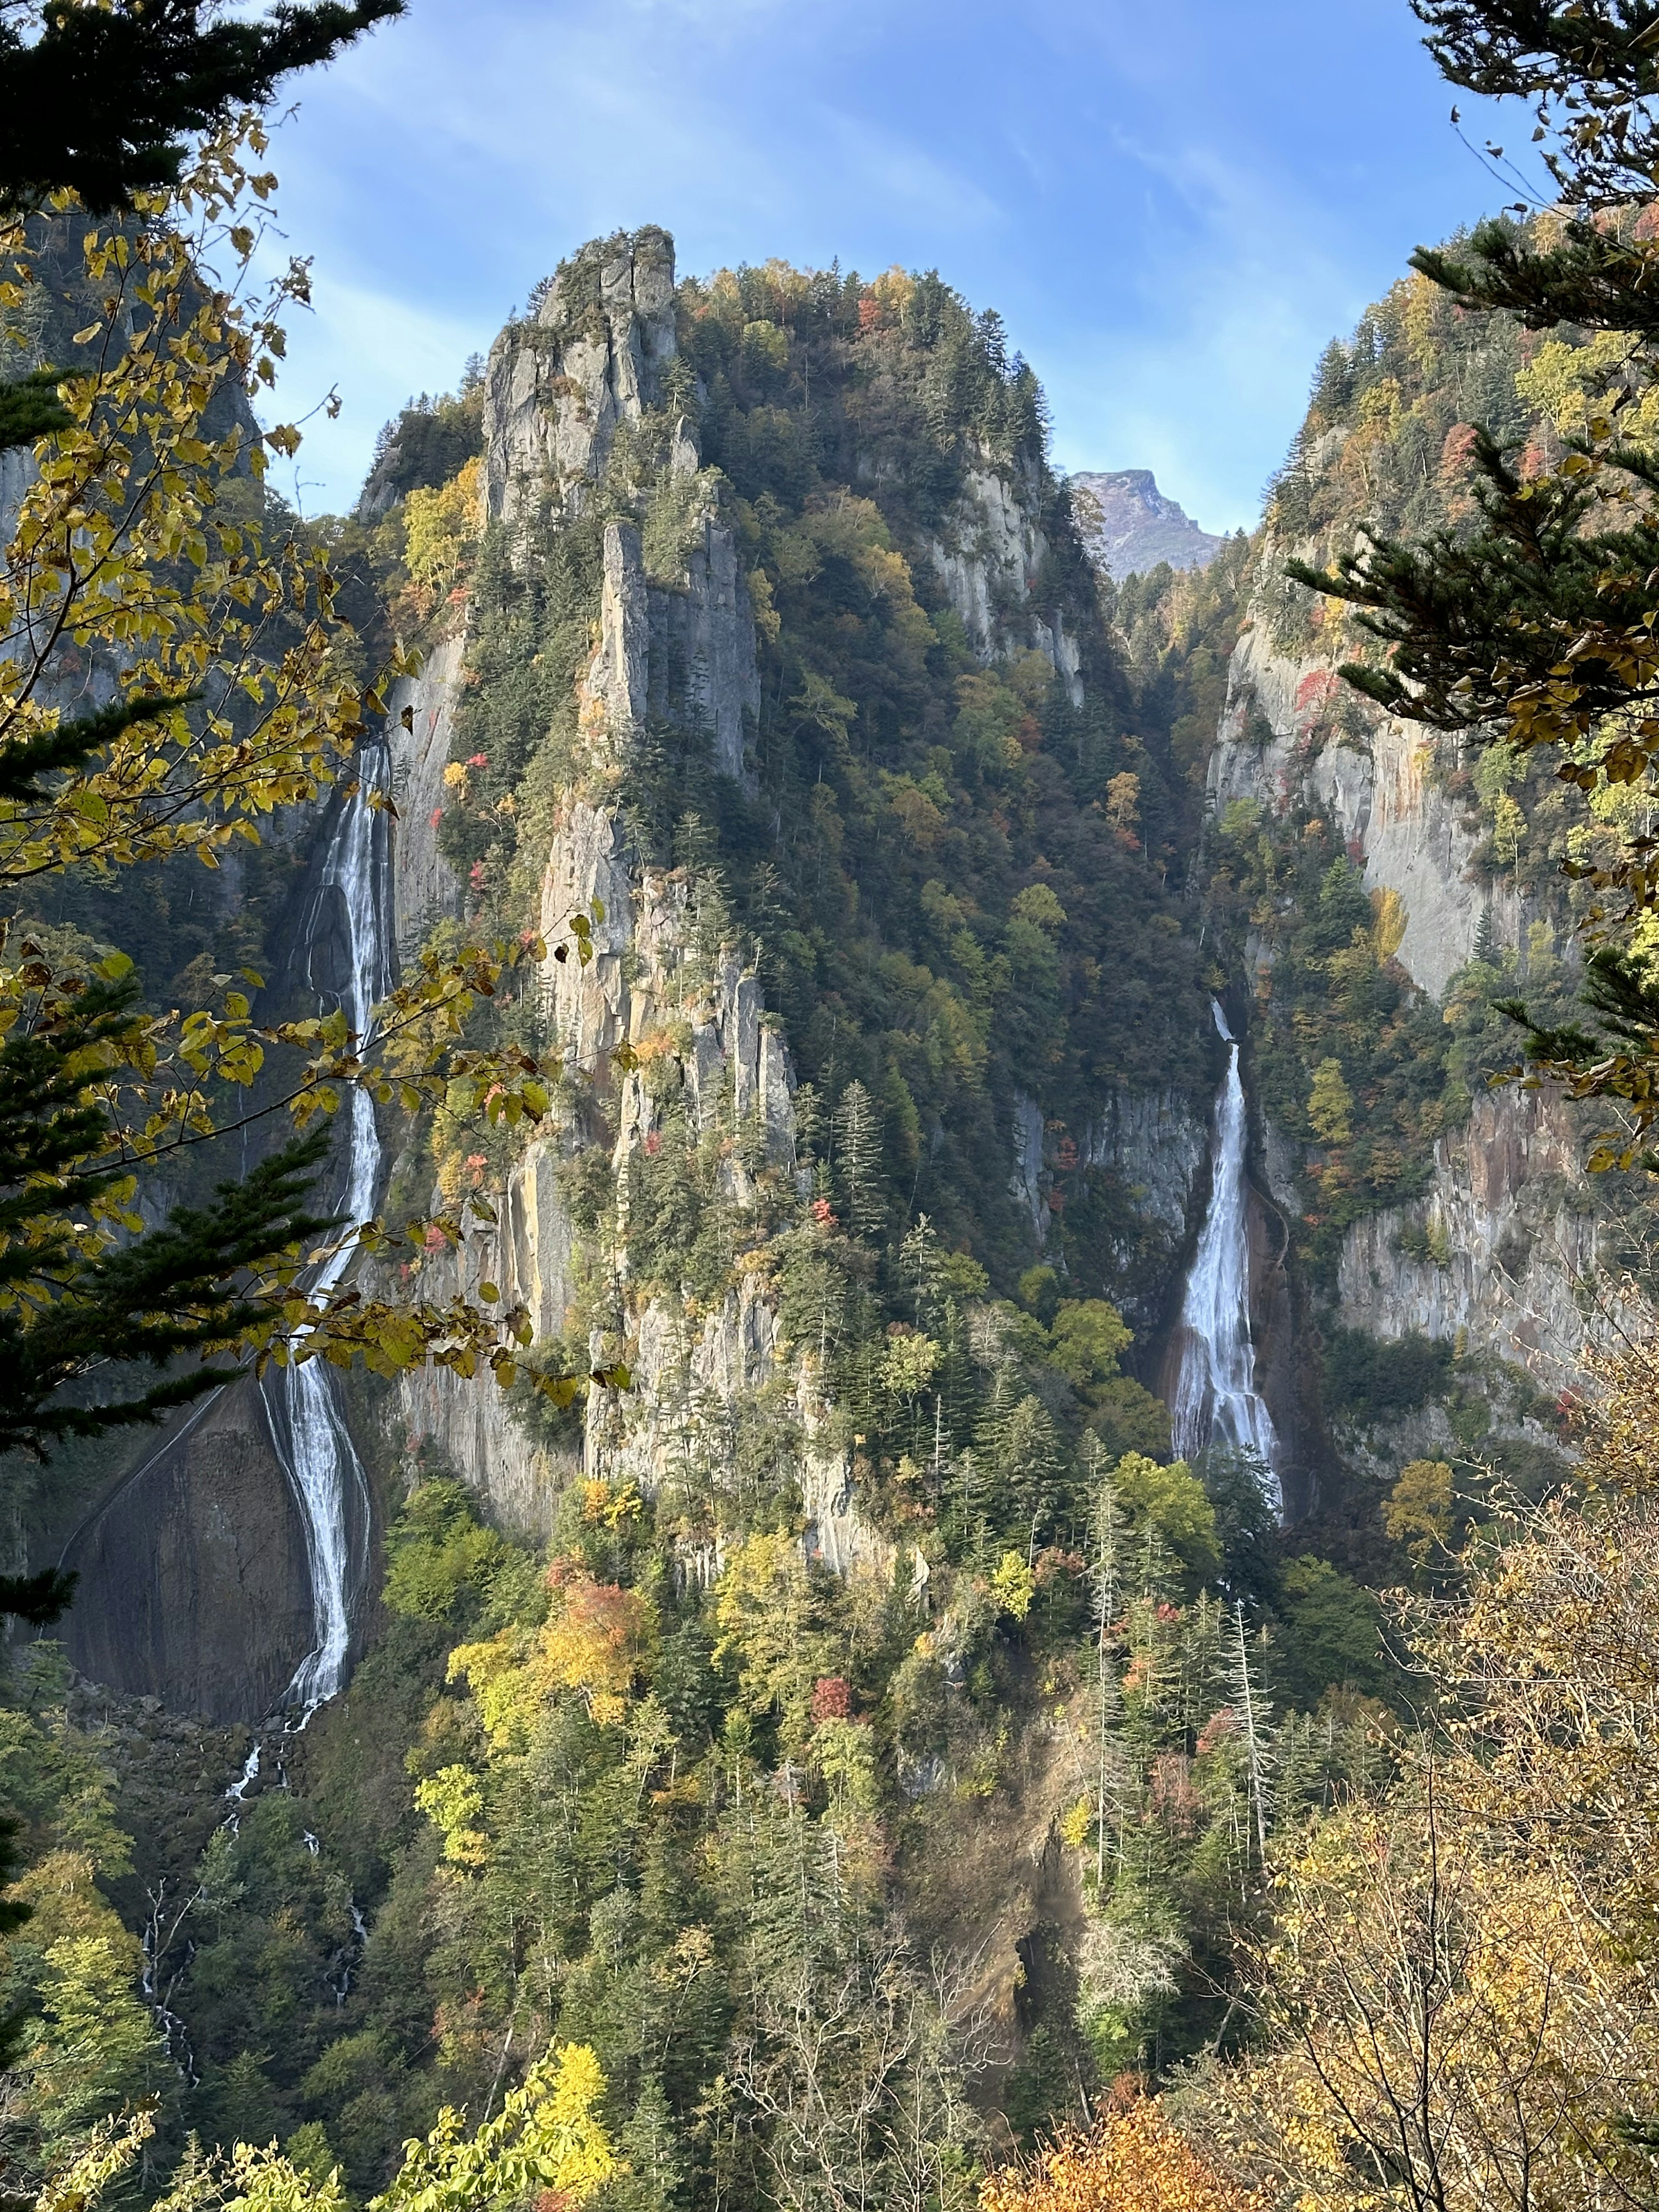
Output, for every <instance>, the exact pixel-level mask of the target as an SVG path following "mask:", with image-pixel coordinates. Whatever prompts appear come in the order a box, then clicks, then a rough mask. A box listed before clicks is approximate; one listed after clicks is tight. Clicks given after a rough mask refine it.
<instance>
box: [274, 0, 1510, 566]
mask: <svg viewBox="0 0 1659 2212" xmlns="http://www.w3.org/2000/svg"><path fill="white" fill-rule="evenodd" d="M302 89H303V93H304V107H303V111H302V112H301V115H300V117H299V118H298V120H297V122H296V123H295V125H293V126H292V127H291V128H290V129H289V130H288V131H285V132H284V133H283V137H282V138H281V140H279V143H278V146H277V149H276V152H277V166H278V167H279V168H280V170H281V171H282V173H283V177H284V179H285V185H286V195H285V201H284V206H285V212H286V216H287V218H288V222H289V229H290V231H291V233H292V234H293V236H294V238H295V241H296V244H297V245H298V246H300V247H301V250H304V251H307V252H311V253H313V255H314V258H315V262H316V282H317V298H318V312H317V313H316V315H315V316H314V317H313V318H312V319H308V320H307V321H306V322H305V323H304V324H303V325H301V326H299V327H297V328H296V330H295V342H294V359H293V365H292V368H291V371H290V374H289V380H288V388H289V389H290V390H300V389H304V390H307V391H310V392H321V391H323V390H325V389H326V388H327V386H329V385H330V384H331V383H335V382H337V383H338V384H339V386H340V388H341V391H342V393H343V398H344V402H345V409H344V412H343V415H342V417H341V420H340V422H337V423H335V424H331V425H328V426H325V427H319V428H318V429H317V431H316V432H315V434H314V435H313V437H312V438H311V440H310V441H309V442H308V443H307V447H306V448H305V451H304V453H303V455H302V465H301V479H302V482H303V481H305V480H306V479H307V478H310V479H312V480H313V481H316V482H318V483H320V485H321V487H322V488H321V489H319V490H318V491H317V492H315V493H313V494H312V495H311V497H312V498H313V501H318V500H320V501H323V502H324V503H326V504H331V505H335V506H338V505H341V504H343V503H345V502H346V501H349V498H350V497H351V496H352V495H353V492H354V490H355V488H356V481H357V479H358V478H359V477H360V476H361V473H362V468H363V467H364V466H365V465H367V461H368V456H369V453H370V450H371V447H372V441H373V438H374V430H375V429H376V428H378V426H379V423H380V421H381V420H382V419H384V417H385V416H386V414H388V413H390V412H391V411H392V410H394V409H395V408H396V407H397V406H398V405H399V404H401V403H402V401H403V400H404V398H405V397H406V396H407V395H408V393H409V392H410V391H411V390H416V391H418V390H420V389H421V388H422V386H425V387H427V388H433V387H436V386H447V385H449V384H452V383H453V380H454V379H455V377H456V375H457V374H459V368H460V365H461V363H462V362H463V361H464V360H465V356H466V355H467V354H468V353H469V352H471V351H472V350H474V349H477V348H479V347H481V346H482V345H483V344H486V343H488V340H489V337H491V336H492V335H493V333H494V331H495V329H496V328H497V327H498V326H499V324H500V322H501V319H502V318H503V317H504V315H505V313H506V312H507V309H508V308H509V307H511V306H512V305H513V302H514V301H515V300H516V301H522V300H523V298H524V296H525V294H526V291H527V289H528V288H529V286H530V284H531V283H533V282H534V280H535V279H536V277H538V276H541V275H543V274H544V273H545V272H546V271H547V270H550V268H551V267H552V266H553V265H554V264H555V263H556V261H557V260H558V259H559V258H562V255H564V254H566V253H568V252H570V251H571V250H572V249H573V248H574V246H576V245H578V244H579V243H580V241H581V240H582V239H584V238H586V237H589V236H592V235H594V234H602V233H605V232H608V231H611V230H612V229H615V228H618V227H622V226H628V227H632V226H634V225H636V224H638V223H640V222H646V221H651V222H662V223H664V224H665V225H666V226H667V227H668V228H671V230H673V231H674V233H675V234H676V236H677V238H678V243H679V247H680V255H681V262H682V265H683V266H684V267H687V268H691V269H706V268H708V267H710V266H712V265H714V264H717V263H719V262H721V261H731V260H737V259H747V260H761V259H763V258H766V257H767V256H768V255H769V254H772V253H780V254H782V255H784V256H786V257H787V258H792V259H794V260H797V261H804V262H809V263H815V264H825V263H827V262H829V260H830V259H831V258H836V257H837V256H839V258H840V259H841V260H842V264H843V265H844V266H848V265H854V266H859V267H862V268H869V269H875V268H881V267H884V266H886V265H887V264H890V263H891V262H893V261H901V262H904V263H906V264H909V265H913V266H926V265H930V264H934V265H938V266H939V268H940V269H941V270H942V271H943V273H944V274H945V276H946V277H947V278H948V279H949V281H951V282H952V283H956V284H957V286H958V287H959V288H960V289H962V290H963V292H964V294H966V295H968V296H969V298H970V299H971V300H972V301H973V302H974V304H975V305H976V306H997V307H1000V308H1001V309H1002V311H1003V313H1004V314H1005V318H1006V321H1007V323H1008V326H1009V330H1010V333H1011V337H1012V340H1013V342H1014V343H1016V344H1017V345H1018V346H1020V347H1021V348H1022V349H1024V352H1025V353H1026V354H1027V356H1029V357H1030V359H1031V360H1032V362H1034V364H1035V365H1036V367H1037V368H1038V370H1039V372H1040V373H1041V374H1042V375H1043V376H1044V379H1045V380H1046V382H1047V383H1048V387H1049V392H1050V398H1051V401H1052V404H1053V407H1054V416H1055V419H1056V423H1057V445H1058V450H1059V453H1060V456H1061V458H1062V459H1065V460H1066V461H1067V462H1068V463H1070V464H1072V465H1088V464H1091V463H1092V464H1095V465H1150V466H1152V467H1154V468H1155V469H1156V470H1157V471H1158V474H1159V478H1160V481H1161V482H1165V481H1166V480H1167V488H1168V489H1171V490H1172V491H1174V492H1175V493H1176V495H1177V496H1179V497H1181V498H1182V501H1183V503H1184V504H1188V506H1189V507H1191V508H1192V509H1193V511H1194V512H1196V513H1199V515H1200V519H1201V520H1205V521H1206V523H1207V524H1208V525H1209V526H1212V527H1213V526H1217V525H1218V524H1220V523H1223V522H1228V523H1231V522H1233V521H1243V520H1249V519H1250V517H1251V515H1252V514H1253V513H1254V509H1255V501H1256V499H1257V496H1258V494H1259V492H1260V489H1261V484H1262V483H1263V481H1264V480H1265V478H1266V477H1267V474H1268V472H1269V471H1270V470H1271V468H1272V467H1273V465H1274V463H1275V461H1276V460H1277V459H1278V458H1279V456H1280V454H1281V453H1282V452H1283V450H1284V446H1285V441H1286V439H1287V438H1288V436H1289V435H1290V432H1291V428H1293V427H1294V423H1295V421H1296V419H1297V416H1298V414H1299V412H1300V409H1301V404H1302V401H1303V398H1304V393H1305V390H1306V383H1307V378H1308V374H1309V372H1310V368H1311V365H1312V362H1313V361H1314V359H1315V358H1316V355H1317V353H1318V351H1319V349H1320V347H1321V346H1322V344H1323V343H1324V341H1325V339H1326V338H1327V337H1328V336H1329V335H1330V334H1331V332H1332V331H1334V330H1339V329H1342V328H1345V327H1346V326H1347V325H1350V324H1351V323H1352V320H1353V318H1354V315H1355V314H1356V313H1357V312H1358V309H1359V308H1360V307H1362V306H1363V305H1364V301H1365V300H1366V299H1367V298H1368V297H1370V296H1371V295H1373V294H1374V293H1375V292H1376V291H1377V290H1378V289H1381V287H1382V286H1383V284H1384V283H1387V282H1388V281H1389V279H1390V278H1391V277H1392V276H1395V274H1397V273H1398V271H1399V269H1400V267H1401V264H1402V262H1403V258H1404V255H1405V253H1406V252H1407V250H1408V249H1409V247H1410V246H1411V245H1413V244H1414V243H1415V242H1416V241H1417V239H1418V238H1419V237H1422V236H1432V235H1435V234H1438V233H1440V232H1443V230H1444V229H1446V228H1449V226H1450V224H1451V223H1452V222H1455V221H1456V220H1458V219H1460V218H1461V217H1462V216H1468V215H1472V214H1474V213H1476V212H1478V211H1479V210H1480V207H1481V206H1482V205H1483V204H1484V201H1485V199H1486V197H1488V196H1489V195H1488V194H1487V191H1486V185H1485V183H1484V180H1483V179H1480V178H1479V176H1478V175H1477V174H1475V173H1474V172H1473V170H1472V167H1471V165H1469V164H1468V162H1467V161H1465V159H1464V157H1463V156H1462V154H1461V152H1460V151H1459V150H1458V149H1455V147H1454V146H1452V145H1451V144H1450V143H1449V142H1448V140H1447V138H1446V134H1445V132H1444V128H1443V117H1444V112H1445V106H1446V102H1445V100H1444V99H1443V96H1442V95H1443V88H1442V87H1440V86H1439V85H1438V82H1437V80H1435V79H1434V78H1433V76H1432V71H1431V70H1429V69H1428V68H1427V65H1426V64H1425V61H1424V58H1423V57H1422V55H1421V54H1420V52H1419V50H1418V48H1417V46H1416V44H1415V40H1414V34H1413V27H1412V24H1411V21H1410V18H1409V15H1407V13H1406V11H1405V10H1404V9H1403V6H1402V5H1401V0H1344V4H1343V5H1342V7H1341V8H1340V9H1336V10H1333V9H1331V8H1330V7H1329V5H1328V0H1256V4H1255V5H1254V6H1252V7H1251V8H1249V9H1240V8H1239V7H1238V6H1237V0H1160V4H1159V5H1158V8H1156V9H1152V8H1148V7H1147V6H1146V5H1145V0H818V4H817V5H815V6H814V7H812V8H811V9H807V8H803V7H800V6H799V4H797V0H421V5H420V6H419V7H418V8H417V9H414V10H413V11H411V13H410V15H409V16H408V17H406V18H405V19H404V20H403V21H401V22H399V23H398V24H396V25H393V26H389V27H386V28H384V29H382V30H381V31H380V33H377V34H376V35H375V36H374V38H372V39H370V40H365V41H363V42H362V44H361V45H360V46H358V47H356V48H354V49H353V50H352V51H351V52H349V54H348V55H347V56H345V57H344V58H343V59H342V61H341V62H340V63H339V64H337V65H336V67H335V68H334V69H332V70H329V71H327V72H325V73H324V74H323V75H322V76H319V77H318V78H316V79H313V80H309V81H307V82H306V83H305V84H304V86H303V88H302ZM289 404H295V405H297V404H299V403H298V401H297V400H295V401H293V402H290V403H289Z"/></svg>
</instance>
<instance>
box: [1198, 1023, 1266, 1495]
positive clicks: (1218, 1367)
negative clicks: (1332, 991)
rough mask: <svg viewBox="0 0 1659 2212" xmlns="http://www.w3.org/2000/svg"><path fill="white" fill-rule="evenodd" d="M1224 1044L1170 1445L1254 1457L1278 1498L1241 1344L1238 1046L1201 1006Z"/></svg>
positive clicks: (1246, 1341) (1250, 1358) (1249, 1359)
mask: <svg viewBox="0 0 1659 2212" xmlns="http://www.w3.org/2000/svg"><path fill="white" fill-rule="evenodd" d="M1210 1006H1211V1012H1212V1013H1213V1014H1214V1016H1215V1025H1216V1028H1217V1030H1218V1031H1219V1032H1220V1034H1221V1036H1223V1037H1224V1038H1225V1041H1226V1043H1227V1073H1226V1076H1225V1079H1224V1081H1223V1083H1222V1085H1221V1089H1220V1091H1218V1093H1217V1096H1216V1102H1215V1133H1214V1138H1213V1140H1212V1146H1211V1153H1210V1158H1211V1185H1210V1209H1209V1212H1207V1213H1206V1215H1205V1217H1204V1226H1203V1229H1202V1230H1201V1231H1200V1234H1199V1239H1198V1249H1197V1251H1196V1252H1194V1255H1193V1265H1192V1272H1191V1273H1190V1274H1189V1275H1188V1278H1187V1292H1186V1296H1185V1297H1184V1299H1183V1300H1182V1308H1181V1366H1180V1370H1179V1373H1178V1375H1177V1376H1176V1394H1175V1407H1174V1414H1175V1424H1174V1425H1175V1446H1176V1450H1177V1451H1178V1452H1179V1453H1180V1454H1181V1455H1182V1457H1183V1458H1186V1459H1190V1458H1191V1457H1192V1456H1193V1455H1194V1453H1197V1452H1200V1451H1202V1450H1203V1449H1204V1448H1205V1447H1206V1444H1212V1443H1218V1444H1231V1445H1232V1446H1234V1447H1235V1448H1239V1449H1243V1450H1246V1451H1249V1452H1254V1453H1255V1455H1256V1456H1257V1457H1258V1458H1259V1459H1261V1461H1262V1462H1264V1464H1265V1465H1266V1466H1267V1468H1268V1469H1269V1471H1270V1472H1271V1473H1272V1474H1273V1503H1274V1505H1275V1506H1276V1507H1281V1509H1282V1501H1281V1499H1280V1498H1279V1485H1278V1462H1279V1437H1278V1435H1277V1433H1276V1431H1274V1428H1273V1416H1272V1415H1271V1414H1270V1413H1268V1411H1267V1407H1266V1405H1265V1404H1264V1403H1263V1401H1262V1400H1261V1396H1260V1395H1259V1394H1258V1393H1257V1390H1256V1387H1255V1346H1253V1345H1252V1343H1251V1341H1250V1252H1249V1220H1248V1217H1247V1212H1246V1205H1245V1189H1244V1152H1245V1145H1246V1142H1247V1138H1248V1127H1247V1124H1246V1121H1245V1115H1244V1085H1243V1080H1242V1079H1241V1078H1240V1075H1239V1072H1238V1045H1237V1041H1236V1039H1235V1038H1234V1036H1233V1033H1232V1031H1231V1030H1230V1029H1229V1028H1228V1026H1227V1021H1226V1017H1225V1015H1224V1014H1223V1012H1222V1011H1221V1008H1220V1007H1219V1006H1218V1005H1217V1004H1216V1002H1215V1000H1211V1002H1210Z"/></svg>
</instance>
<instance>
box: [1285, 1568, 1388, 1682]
mask: <svg viewBox="0 0 1659 2212" xmlns="http://www.w3.org/2000/svg"><path fill="white" fill-rule="evenodd" d="M1283 1589H1284V1595H1283V1599H1282V1618H1283V1622H1284V1626H1283V1631H1282V1634H1281V1638H1280V1640H1279V1645H1278V1649H1277V1651H1276V1653H1275V1656H1274V1660H1273V1680H1274V1685H1275V1687H1276V1689H1277V1690H1278V1692H1279V1696H1281V1697H1282V1698H1285V1699H1288V1700H1289V1701H1290V1702H1291V1704H1293V1705H1299V1706H1300V1707H1301V1708H1302V1709H1303V1710H1304V1711H1310V1710H1311V1709H1312V1708H1313V1707H1314V1706H1315V1705H1317V1704H1318V1703H1319V1701H1320V1699H1322V1697H1323V1696H1324V1694H1325V1692H1327V1690H1331V1689H1336V1690H1353V1691H1358V1692H1359V1693H1360V1694H1361V1695H1362V1696H1364V1697H1370V1698H1380V1699H1389V1698H1390V1697H1397V1696H1398V1694H1399V1686H1400V1674H1399V1670H1398V1668H1397V1667H1396V1666H1395V1664H1394V1662H1392V1661H1391V1660H1390V1658H1389V1656H1388V1654H1387V1653H1386V1651H1385V1650H1384V1649H1383V1619H1382V1611H1381V1608H1380V1607H1379V1606H1378V1604H1377V1601H1376V1598H1375V1596H1374V1595H1372V1593H1371V1592H1370V1590H1368V1589H1363V1588H1362V1587H1361V1586H1360V1585H1359V1584H1358V1583H1356V1582H1354V1581H1352V1579H1351V1578H1350V1577H1348V1576H1346V1575H1345V1574H1343V1573H1341V1572H1340V1571H1339V1570H1338V1569H1337V1568H1335V1567H1334V1566H1332V1565H1330V1564H1329V1563H1328V1561H1327V1560H1324V1559H1314V1558H1311V1557H1309V1558H1305V1559H1292V1560H1291V1562H1290V1564H1289V1565H1287V1566H1286V1567H1285V1571H1284V1577H1283Z"/></svg>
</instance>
